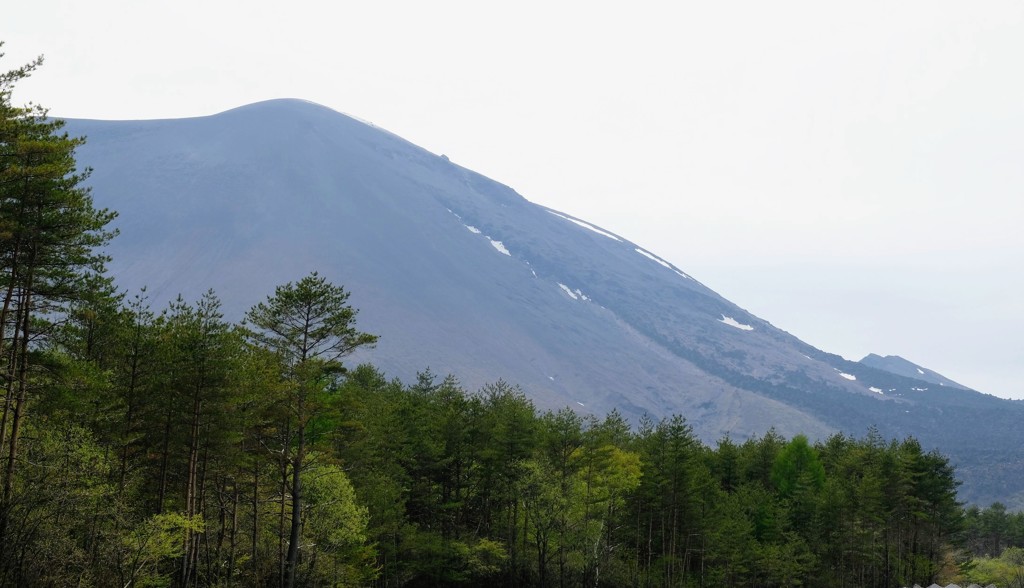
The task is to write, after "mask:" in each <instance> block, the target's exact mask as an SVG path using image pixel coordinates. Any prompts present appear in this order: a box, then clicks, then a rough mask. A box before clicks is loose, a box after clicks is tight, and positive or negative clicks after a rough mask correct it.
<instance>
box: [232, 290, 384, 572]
mask: <svg viewBox="0 0 1024 588" xmlns="http://www.w3.org/2000/svg"><path fill="white" fill-rule="evenodd" d="M348 297H349V293H348V292H346V291H345V289H344V288H343V287H341V286H335V285H333V284H330V283H329V282H328V281H327V280H326V279H325V278H322V277H320V276H319V275H318V274H317V273H316V272H314V273H313V274H311V275H309V276H306V277H305V278H303V279H301V280H299V281H298V282H296V283H294V284H293V283H291V282H289V283H288V284H285V285H284V286H279V287H278V288H277V289H276V290H275V292H274V295H273V296H270V297H269V298H267V300H266V302H261V303H259V304H257V305H256V306H255V307H253V308H252V309H251V310H250V311H249V313H248V314H247V315H246V321H247V324H248V325H250V326H251V330H250V340H251V341H252V342H253V343H255V344H258V345H261V346H264V347H266V348H267V349H269V350H271V351H273V352H274V353H275V354H276V355H277V357H278V359H279V361H280V362H281V370H282V376H283V384H284V388H285V390H286V396H287V406H286V407H285V410H286V413H285V414H284V415H282V416H283V417H284V427H283V428H284V430H285V431H288V432H289V434H288V437H289V438H288V439H287V443H286V444H285V446H284V447H282V450H283V455H287V456H288V459H287V462H288V463H287V466H288V467H290V470H291V473H290V486H291V487H290V491H291V522H290V531H289V536H288V553H287V556H286V560H285V568H284V571H285V578H284V584H285V585H287V586H288V587H289V588H292V587H293V586H295V572H296V568H297V567H298V563H299V539H300V532H301V528H302V471H303V467H304V461H305V459H306V455H307V452H308V451H309V448H308V446H307V443H308V442H309V441H310V438H309V436H308V433H309V432H310V426H311V424H312V423H313V420H314V418H315V417H316V416H317V410H318V408H319V406H320V398H321V397H322V393H323V392H324V391H325V390H326V389H327V387H328V386H330V384H331V383H332V380H333V378H334V377H335V376H336V375H337V374H339V373H341V372H342V371H343V368H342V365H341V361H340V360H341V358H342V357H345V356H346V355H348V354H350V353H352V352H353V351H355V350H356V349H358V348H360V347H365V346H372V345H373V344H374V343H375V342H376V341H377V337H376V336H374V335H370V334H367V333H361V332H359V331H357V330H356V328H355V316H356V312H357V311H356V310H355V309H354V308H352V307H351V306H349V305H348ZM283 500H284V497H283V496H282V501H283Z"/></svg>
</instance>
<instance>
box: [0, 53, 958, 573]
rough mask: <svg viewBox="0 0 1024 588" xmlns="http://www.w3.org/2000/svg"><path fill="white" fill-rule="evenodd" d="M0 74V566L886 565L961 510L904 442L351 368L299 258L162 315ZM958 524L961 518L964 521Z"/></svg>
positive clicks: (949, 536) (927, 458) (929, 465)
mask: <svg viewBox="0 0 1024 588" xmlns="http://www.w3.org/2000/svg"><path fill="white" fill-rule="evenodd" d="M39 63H40V62H39V61H36V62H33V63H30V64H28V65H26V66H24V67H22V68H19V69H17V70H13V71H10V72H7V73H5V74H2V75H0V292H2V296H3V306H2V309H0V378H2V380H0V383H2V385H3V392H2V394H3V396H2V398H0V401H2V414H0V448H2V449H0V488H2V490H0V586H65V585H78V586H113V585H118V586H135V587H141V586H167V585H171V586H182V587H185V586H289V587H291V586H349V585H352V586H355V585H373V586H439V585H449V586H458V585H466V586H470V585H480V584H483V583H488V584H492V585H495V586H529V585H536V586H556V585H557V586H595V587H596V586H766V587H767V586H796V585H804V586H895V585H912V584H913V583H915V582H916V583H919V584H922V585H927V584H930V583H931V582H933V581H935V580H936V579H939V578H945V577H952V576H953V575H955V574H956V573H957V572H958V571H959V570H960V568H962V566H961V564H963V563H964V562H963V561H962V558H961V560H958V559H957V556H956V553H955V552H954V551H953V549H952V547H953V546H955V545H956V544H958V542H960V543H961V544H962V539H963V537H964V535H963V532H962V531H963V524H964V514H963V511H962V509H961V506H960V505H959V504H958V503H957V501H956V487H957V481H956V479H955V476H954V471H953V468H952V467H951V466H950V464H949V462H948V460H947V459H946V458H945V457H944V456H942V455H940V454H938V453H935V452H930V451H926V450H925V449H923V448H922V447H921V445H920V444H919V443H918V442H917V441H915V440H914V439H912V438H908V439H903V440H887V439H883V438H881V437H880V436H879V435H878V434H877V433H875V432H872V431H869V432H868V433H867V435H866V436H865V437H863V438H859V439H858V438H852V437H848V436H845V435H834V436H832V437H830V438H828V439H826V440H824V441H820V442H817V443H811V442H810V441H809V440H808V439H807V438H805V437H802V436H797V437H795V438H793V439H790V440H787V439H783V438H782V437H780V436H779V435H777V434H776V433H774V432H772V431H769V432H767V433H766V434H765V435H764V436H761V437H756V438H750V439H743V440H732V439H729V438H724V439H722V440H720V441H719V442H718V443H717V444H716V446H715V447H708V446H705V445H703V444H702V443H701V442H700V441H699V440H698V438H697V437H696V436H695V435H694V433H693V431H692V429H691V428H690V426H689V425H688V424H687V423H686V421H685V419H684V418H683V417H682V416H672V417H668V418H665V419H662V420H655V419H647V418H645V419H642V420H641V421H640V422H639V423H636V424H631V423H628V422H627V421H626V420H624V419H623V418H622V417H621V416H620V415H619V414H617V413H615V412H612V413H611V414H608V415H606V416H604V417H603V418H599V417H596V416H583V415H580V414H577V413H576V412H574V411H572V410H569V409H567V408H566V409H563V410H559V411H539V410H538V409H537V408H536V407H534V405H533V404H532V403H531V401H530V400H529V399H528V397H527V396H526V394H525V393H524V392H523V391H522V390H520V389H519V388H517V387H515V386H513V385H509V384H507V383H504V382H500V381H499V382H496V383H494V384H492V385H489V386H486V387H484V388H483V389H482V390H479V391H473V392H470V391H466V390H465V389H463V387H462V386H461V385H460V384H459V382H458V381H457V380H456V379H455V378H454V377H450V376H449V377H446V378H443V379H439V378H437V377H435V376H434V375H432V374H431V373H430V372H429V371H426V372H424V373H422V374H420V376H419V378H418V379H417V381H416V382H414V383H411V384H404V383H402V382H399V381H397V380H390V379H388V378H387V377H386V375H385V374H383V373H381V372H380V371H379V370H377V369H376V368H374V367H373V366H371V365H360V366H357V367H355V368H352V369H347V368H346V366H345V365H344V364H343V363H342V360H343V359H344V357H345V356H346V355H348V354H349V353H350V352H351V351H353V350H355V349H357V348H360V347H366V346H372V345H373V343H374V342H375V340H376V337H375V336H373V335H370V334H366V333H362V332H360V331H358V329H357V328H356V322H355V319H356V310H355V309H353V308H351V306H350V305H349V304H348V302H347V299H348V292H347V291H346V290H345V289H344V288H343V287H341V286H337V285H334V284H332V283H330V282H329V281H328V280H326V279H325V278H324V277H322V276H319V275H318V274H316V273H313V274H311V275H308V276H306V277H304V278H301V279H299V280H297V281H296V282H293V283H288V284H285V285H282V286H280V287H278V288H277V289H276V290H275V292H273V293H272V294H270V295H269V296H268V297H267V299H266V300H265V301H264V302H263V303H260V304H258V305H256V306H255V307H253V308H252V309H251V310H250V311H249V312H248V313H247V314H246V317H245V320H244V321H242V322H240V323H232V322H229V321H227V320H225V318H224V316H223V314H222V312H221V310H220V301H219V300H218V299H217V297H216V295H215V294H214V293H213V292H209V293H207V294H206V295H204V296H202V297H201V298H200V299H199V300H194V301H189V300H183V299H181V298H179V299H178V300H176V301H174V302H172V303H171V304H169V305H168V306H167V307H166V308H162V309H158V310H154V309H153V308H151V306H150V304H149V302H148V300H147V298H146V294H145V291H142V292H140V293H138V294H136V295H134V296H131V297H129V296H127V295H125V294H124V293H121V292H119V291H118V290H117V288H116V286H115V285H114V283H113V282H112V280H111V279H110V278H109V277H108V276H107V275H106V273H105V264H106V262H107V261H108V259H107V258H106V257H105V256H104V255H102V253H100V251H101V249H102V247H103V245H105V244H106V243H107V242H108V241H109V240H110V239H112V238H114V236H115V234H114V232H113V231H111V230H110V229H109V228H108V226H109V224H110V222H111V221H112V220H113V218H114V216H115V215H114V213H113V212H111V211H107V210H102V209H97V208H96V207H95V206H94V205H93V201H92V199H91V196H90V194H89V192H88V190H87V189H86V188H85V187H84V183H83V182H84V181H85V179H86V178H87V175H88V171H87V170H86V171H80V170H77V169H76V166H75V160H74V150H75V148H76V147H78V146H79V145H80V144H81V139H77V138H71V137H68V136H67V135H66V134H62V132H61V123H60V121H56V120H53V119H51V118H49V117H48V116H47V114H46V111H45V110H43V109H40V108H38V107H16V106H13V105H12V104H11V102H10V95H11V90H12V88H13V86H14V84H15V83H16V82H17V81H19V80H21V79H23V78H24V77H26V76H28V75H30V74H31V73H32V71H33V70H34V69H35V68H36V67H37V66H38V65H39ZM968 520H970V519H969V518H968Z"/></svg>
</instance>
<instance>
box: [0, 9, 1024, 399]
mask: <svg viewBox="0 0 1024 588" xmlns="http://www.w3.org/2000/svg"><path fill="white" fill-rule="evenodd" d="M285 6H286V5H285V3H282V2H279V1H278V2H266V1H262V0H249V1H246V2H225V1H218V0H206V1H204V2H199V1H196V0H175V1H174V2H163V1H146V2H140V1H139V0H121V1H114V0H94V1H91V2H82V1H81V0H64V1H59V0H33V1H32V2H17V3H11V5H9V6H5V8H4V11H3V13H4V15H3V20H2V21H0V40H4V41H5V42H6V45H5V47H4V51H5V52H6V53H7V55H6V57H5V58H4V59H3V61H2V62H0V69H2V70H7V69H11V68H13V67H15V66H16V65H20V64H21V63H22V62H24V61H27V60H28V59H30V58H31V57H34V56H36V55H38V54H45V55H46V65H45V66H44V68H43V69H42V70H41V71H39V72H38V73H37V74H36V75H35V76H34V77H33V78H32V79H31V80H29V81H26V82H24V83H22V84H21V85H20V86H19V87H18V91H17V92H16V94H15V101H16V102H25V101H34V102H38V103H41V104H43V105H46V106H49V107H50V108H51V112H52V113H53V114H55V115H58V116H64V117H78V118H104V119H126V118H171V117H183V116H197V115H205V114H213V113H216V112H219V111H223V110H226V109H229V108H233V107H236V106H241V105H243V104H248V103H251V102H256V101H259V100H264V99H269V98H281V97H296V98H305V99H308V100H312V101H314V102H319V103H321V104H324V105H326V106H329V107H331V108H334V109H336V110H339V111H342V112H345V113H349V114H352V115H354V116H357V117H360V118H362V119H366V120H369V121H372V122H373V123H375V124H377V125H378V126H381V127H384V128H386V129H388V130H390V131H392V132H394V133H396V134H398V135H401V136H403V137H405V138H406V139H409V140H410V141H412V142H414V143H416V144H418V145H421V146H422V147H425V148H427V149H429V150H431V151H433V152H436V153H444V154H447V155H448V156H449V157H450V158H451V159H452V160H453V161H455V162H457V163H459V164H461V165H463V166H466V167H469V168H471V169H474V170H476V171H479V172H481V173H483V174H485V175H487V176H490V177H491V178H494V179H496V180H498V181H501V182H503V183H506V184H508V185H510V186H512V187H513V188H515V189H516V190H517V191H518V192H519V193H521V194H522V195H523V196H525V197H526V198H528V199H529V200H532V201H534V202H537V203H540V204H543V205H546V206H550V207H553V208H556V209H559V210H563V211H565V212H568V213H570V214H572V215H574V216H578V217H581V218H583V219H586V220H588V221H590V222H592V223H594V224H597V225H599V226H601V227H604V228H606V229H608V230H611V231H614V232H616V233H619V234H621V235H623V236H625V237H626V238H628V239H630V240H632V241H635V242H637V243H638V244H640V245H642V246H644V247H645V248H647V249H650V250H651V251H654V252H656V253H658V255H660V256H662V257H664V258H665V259H667V260H669V261H671V262H673V263H675V264H676V265H678V266H679V267H681V268H683V269H684V270H685V271H687V272H688V273H690V274H692V275H693V276H695V277H697V278H698V279H700V280H701V281H702V282H704V283H705V284H706V285H708V286H710V287H711V288H713V289H715V290H716V291H718V292H719V293H721V294H722V295H724V296H725V297H727V298H729V299H730V300H732V301H733V302H736V303H737V304H739V305H740V306H742V307H744V308H746V309H747V310H749V311H751V312H753V313H754V314H757V315H758V316H760V317H762V318H764V319H766V320H768V321H771V322H772V323H773V324H775V325H776V326H778V327H780V328H782V329H785V330H787V331H789V332H791V333H793V334H794V335H797V336H798V337H800V338H802V339H804V340H805V341H807V342H808V343H811V344H813V345H815V346H817V347H819V348H822V349H825V350H827V351H831V352H834V353H838V354H840V355H843V356H844V357H846V358H848V359H854V360H856V359H860V358H861V357H862V356H863V355H866V354H867V353H870V352H874V353H879V354H882V355H889V354H895V355H901V356H903V357H905V358H907V359H909V360H911V361H914V362H916V363H919V364H922V365H924V366H926V367H929V368H931V369H934V370H936V371H938V372H940V373H943V374H945V375H946V376H948V377H950V378H953V379H954V380H958V381H960V382H961V383H963V384H966V385H968V386H971V387H974V388H976V389H979V390H981V391H983V392H989V393H991V394H996V395H999V396H1006V397H1013V398H1024V3H1022V2H1020V1H1019V0H1007V1H982V2H962V1H957V2H940V1H934V0H928V1H921V2H907V1H900V2H892V1H884V2H873V1H857V2H843V3H839V2H820V1H810V2H799V3H797V2H762V1H757V2H753V1H752V2H630V3H624V2H619V3H611V2H608V3H602V2H551V1H550V0H549V1H547V2H534V1H522V0H521V1H517V2H503V3H500V5H499V4H498V3H491V2H480V1H479V0H477V1H465V2H446V1H442V0H432V1H430V2H423V1H415V2H413V1H410V2H388V1H378V2H372V1H366V2H338V1H334V2H328V1H303V0H295V1H293V2H290V3H287V8H286V7H285Z"/></svg>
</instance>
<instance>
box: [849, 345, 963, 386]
mask: <svg viewBox="0 0 1024 588" xmlns="http://www.w3.org/2000/svg"><path fill="white" fill-rule="evenodd" d="M860 362H861V363H862V364H864V365H866V366H869V367H873V368H877V369H880V370H883V371H886V372H889V373H892V374H897V375H900V376H906V377H908V378H916V379H918V380H922V381H925V382H930V383H932V384H938V385H939V386H952V387H953V388H961V389H964V390H970V388H968V387H967V386H964V385H963V384H957V383H956V382H954V381H953V380H950V379H949V378H947V377H946V376H943V375H942V374H940V373H938V372H934V371H932V370H930V369H928V368H925V367H921V366H919V365H917V364H916V363H913V362H911V361H907V360H906V359H903V358H902V357H900V356H898V355H886V356H885V357H882V356H880V355H876V354H874V353H869V354H868V355H867V356H865V357H864V358H863V359H861V360H860Z"/></svg>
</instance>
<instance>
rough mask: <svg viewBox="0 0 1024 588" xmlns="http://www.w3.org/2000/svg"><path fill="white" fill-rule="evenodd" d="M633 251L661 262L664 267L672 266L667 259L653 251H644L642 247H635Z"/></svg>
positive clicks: (669, 267) (670, 267)
mask: <svg viewBox="0 0 1024 588" xmlns="http://www.w3.org/2000/svg"><path fill="white" fill-rule="evenodd" d="M635 251H636V252H637V253H639V254H640V255H643V256H644V257H646V258H647V259H649V260H651V261H653V262H656V263H659V264H661V265H662V266H664V267H666V268H668V269H672V266H671V265H670V264H669V263H668V262H667V261H664V260H663V259H661V258H659V257H657V256H656V255H654V254H653V253H648V252H646V251H644V250H643V249H640V248H639V247H637V248H635Z"/></svg>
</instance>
